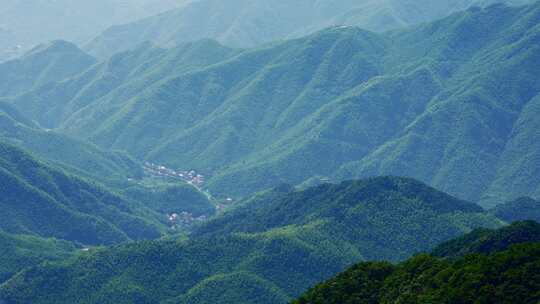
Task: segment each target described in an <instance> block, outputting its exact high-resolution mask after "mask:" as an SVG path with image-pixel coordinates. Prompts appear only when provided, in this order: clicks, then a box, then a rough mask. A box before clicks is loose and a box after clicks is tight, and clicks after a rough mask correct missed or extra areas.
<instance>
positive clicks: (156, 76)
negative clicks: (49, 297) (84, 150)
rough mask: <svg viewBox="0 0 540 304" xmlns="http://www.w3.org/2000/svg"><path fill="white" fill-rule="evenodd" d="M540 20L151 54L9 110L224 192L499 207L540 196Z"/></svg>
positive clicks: (520, 11)
mask: <svg viewBox="0 0 540 304" xmlns="http://www.w3.org/2000/svg"><path fill="white" fill-rule="evenodd" d="M539 21H540V3H538V2H537V3H535V4H532V5H527V6H522V7H507V6H505V5H502V4H497V5H493V6H489V7H487V8H485V9H481V8H471V9H468V10H466V11H464V12H459V13H455V14H452V15H451V16H449V17H447V18H445V19H442V20H439V21H435V22H432V23H428V24H423V25H419V26H415V27H412V28H409V29H405V30H395V31H391V32H387V33H384V34H376V33H372V32H367V31H363V30H361V29H359V28H355V27H333V28H329V29H326V30H323V31H320V32H317V33H315V34H313V35H310V36H307V37H304V38H300V39H296V40H289V41H285V42H280V43H273V44H270V45H266V46H264V47H259V48H254V49H247V50H235V49H230V48H227V47H224V46H221V45H219V44H217V43H215V42H212V41H208V40H204V41H200V42H195V43H188V44H182V45H180V46H178V47H175V48H172V49H161V48H158V47H153V46H152V45H150V44H148V43H146V44H144V45H142V46H140V47H139V48H137V49H136V50H133V51H129V52H126V53H122V54H118V55H115V56H114V57H112V58H111V59H110V60H108V61H106V62H103V63H99V64H97V65H95V66H93V67H91V68H90V69H88V70H86V71H84V72H82V73H81V74H79V75H78V76H76V77H73V78H71V79H67V80H64V81H61V82H56V83H52V84H49V85H46V86H42V87H39V88H38V89H36V90H32V91H29V92H27V93H23V94H20V95H18V96H17V97H11V98H8V99H5V101H6V102H9V103H11V104H13V105H14V106H15V107H16V108H18V109H19V110H21V112H24V113H25V114H26V115H28V116H29V118H30V119H32V120H34V121H37V122H38V123H39V124H40V125H41V126H43V127H46V128H54V129H55V130H57V131H59V132H64V133H67V134H70V135H72V136H75V137H79V138H84V139H88V140H90V141H92V142H93V143H95V144H97V145H98V146H100V147H102V148H105V149H118V150H123V151H127V152H128V153H130V154H131V155H132V156H134V157H136V158H140V159H146V160H149V161H155V162H159V163H163V164H167V165H168V166H172V167H185V168H194V169H196V170H197V171H200V172H204V173H205V175H207V176H210V180H209V182H208V184H207V188H208V189H209V190H210V191H211V192H212V193H215V194H217V195H225V194H228V195H234V196H246V195H249V194H251V193H254V192H256V191H260V190H264V189H267V188H270V187H273V186H275V185H278V184H280V183H283V182H285V183H290V184H300V183H302V182H304V181H305V180H307V179H309V178H312V177H314V176H319V177H322V178H323V179H328V180H336V181H339V180H343V179H349V178H361V177H369V176H378V175H395V176H410V177H413V178H416V179H419V180H421V181H423V182H426V183H428V184H430V185H432V186H435V187H437V188H438V189H442V190H444V191H445V192H448V193H450V194H452V195H455V196H457V197H460V198H462V199H466V200H472V201H479V202H480V203H481V204H482V205H483V206H493V205H496V204H498V203H501V202H504V201H509V200H512V199H515V198H516V197H520V196H523V195H527V196H530V197H533V198H537V197H538V196H539V195H540V192H539V191H540V188H539V185H540V180H539V177H538V174H535V172H537V171H538V169H539V167H538V166H539V162H537V161H536V159H537V155H538V153H539V151H540V147H538V143H539V142H540V140H539V139H538V138H537V137H538V132H536V130H538V120H537V119H535V117H537V112H538V110H539V109H540V108H539V107H538V105H539V102H540V97H539V95H538V94H539V92H540V81H539V80H538V77H536V76H535V75H536V73H537V67H538V66H539V62H540V55H539V54H540V52H539V51H538V45H539V44H538V39H539V37H540V32H539V30H538V24H539ZM321 155H324V160H325V161H324V162H321V161H319V160H320V157H321Z"/></svg>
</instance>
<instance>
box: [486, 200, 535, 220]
mask: <svg viewBox="0 0 540 304" xmlns="http://www.w3.org/2000/svg"><path fill="white" fill-rule="evenodd" d="M490 212H491V213H492V214H493V215H495V216H496V217H498V218H500V219H502V220H504V221H506V222H515V221H525V220H533V221H537V222H540V202H539V201H535V200H533V199H532V198H530V197H521V198H518V199H516V200H514V201H511V202H508V203H505V204H500V205H498V206H496V207H495V208H493V209H491V210H490Z"/></svg>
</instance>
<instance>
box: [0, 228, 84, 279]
mask: <svg viewBox="0 0 540 304" xmlns="http://www.w3.org/2000/svg"><path fill="white" fill-rule="evenodd" d="M75 250H77V249H76V247H75V246H74V245H73V244H71V243H69V242H66V241H58V240H54V239H43V238H39V237H36V236H29V235H12V234H8V233H5V232H3V231H1V230H0V256H1V257H2V258H1V259H0V284H2V283H4V281H6V280H7V279H9V278H11V277H12V276H13V275H15V274H16V273H17V272H19V271H21V270H23V269H25V268H27V267H32V266H36V265H38V264H40V263H41V262H43V261H54V260H61V259H65V258H68V257H69V256H70V255H71V254H73V253H74V252H75Z"/></svg>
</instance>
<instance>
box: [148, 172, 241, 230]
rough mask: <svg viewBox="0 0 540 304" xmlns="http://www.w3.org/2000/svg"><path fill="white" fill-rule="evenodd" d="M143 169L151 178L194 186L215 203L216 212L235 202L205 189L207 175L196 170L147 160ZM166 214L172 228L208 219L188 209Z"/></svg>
mask: <svg viewBox="0 0 540 304" xmlns="http://www.w3.org/2000/svg"><path fill="white" fill-rule="evenodd" d="M143 169H144V173H145V175H146V176H149V177H151V178H160V179H172V180H177V181H180V182H183V183H187V184H188V185H191V186H193V187H194V188H195V189H197V191H199V192H201V193H202V194H204V195H205V196H206V197H208V199H209V200H211V201H213V202H214V203H215V206H216V212H217V213H218V214H219V213H221V212H223V211H224V210H225V208H226V207H227V206H229V205H230V204H232V203H233V202H234V200H233V199H232V198H230V197H228V198H225V199H219V200H218V199H215V198H213V197H212V196H211V195H210V193H209V192H208V191H205V190H204V189H203V186H204V183H205V176H204V175H202V174H200V173H198V172H196V171H195V170H173V169H171V168H167V167H165V166H164V165H158V164H155V163H152V162H145V163H144V165H143ZM166 216H167V219H168V221H169V224H170V227H171V229H172V230H182V229H186V228H189V227H191V226H193V225H194V224H196V223H201V222H204V221H206V220H207V219H208V216H206V215H201V216H198V217H195V216H194V215H193V214H192V213H190V212H187V211H178V212H173V213H170V214H167V215H166Z"/></svg>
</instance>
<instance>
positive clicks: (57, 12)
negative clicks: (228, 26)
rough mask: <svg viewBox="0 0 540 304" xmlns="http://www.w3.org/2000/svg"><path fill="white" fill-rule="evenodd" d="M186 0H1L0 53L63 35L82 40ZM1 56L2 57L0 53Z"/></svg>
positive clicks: (13, 50) (18, 51)
mask: <svg viewBox="0 0 540 304" xmlns="http://www.w3.org/2000/svg"><path fill="white" fill-rule="evenodd" d="M186 2H188V1H186V0H129V1H123V0H93V1H86V0H55V1H43V0H3V1H2V3H1V4H0V29H2V28H3V29H5V30H6V31H9V34H10V35H9V38H2V32H1V31H0V56H2V55H4V58H5V57H8V56H9V55H16V54H20V51H22V50H28V49H30V48H32V47H34V46H35V45H37V44H40V43H45V42H48V41H50V40H57V39H64V40H69V41H73V42H77V43H83V42H86V41H87V40H89V39H90V38H92V37H94V36H95V35H97V34H98V33H100V32H101V31H103V30H104V29H106V28H107V27H109V26H112V25H115V24H122V23H126V22H130V21H134V20H137V19H139V18H143V17H148V16H151V15H154V14H157V13H160V12H163V11H165V10H168V9H171V8H174V7H177V6H179V5H180V4H182V3H186ZM0 59H2V57H0Z"/></svg>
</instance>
